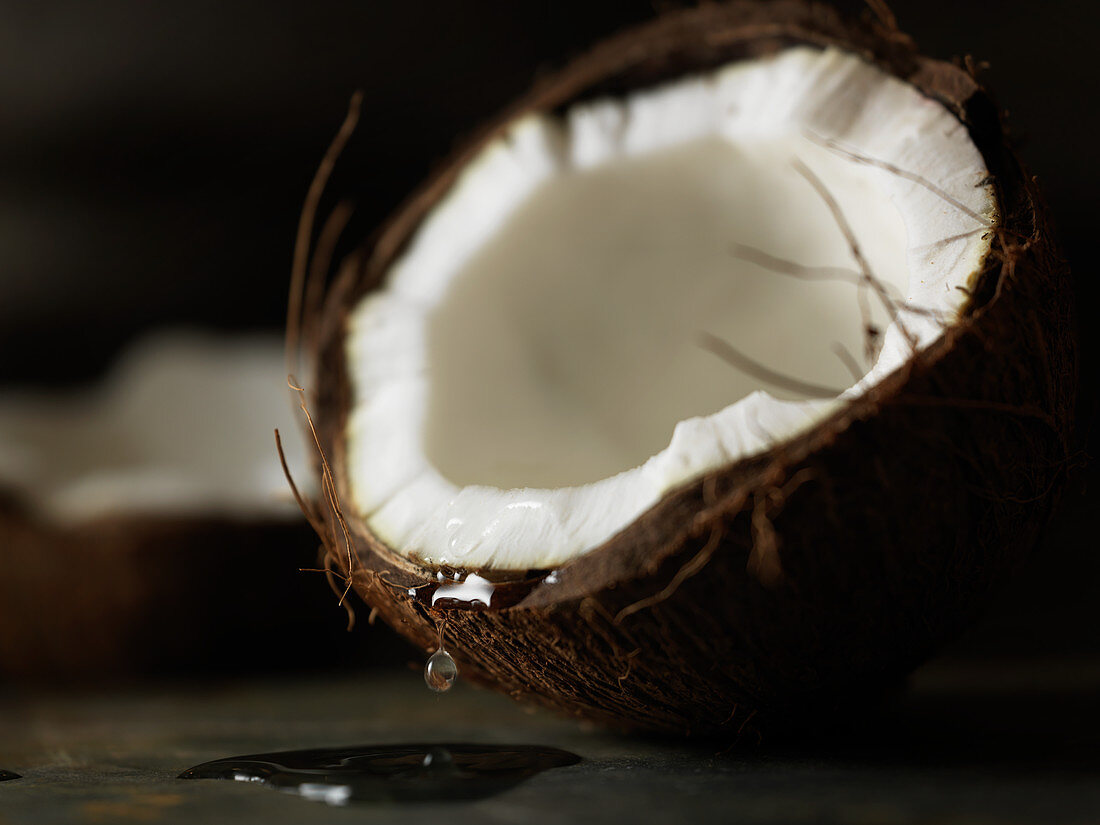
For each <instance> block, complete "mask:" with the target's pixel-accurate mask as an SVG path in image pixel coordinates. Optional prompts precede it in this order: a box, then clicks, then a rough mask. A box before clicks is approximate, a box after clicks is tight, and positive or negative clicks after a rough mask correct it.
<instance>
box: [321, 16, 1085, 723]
mask: <svg viewBox="0 0 1100 825" xmlns="http://www.w3.org/2000/svg"><path fill="white" fill-rule="evenodd" d="M884 17H885V18H886V19H884ZM793 44H810V45H817V46H822V47H824V46H828V45H835V46H838V47H841V48H844V49H847V50H849V51H853V52H855V53H858V54H860V55H862V56H863V57H864V58H865V59H867V60H870V61H872V62H875V63H876V64H878V65H879V66H880V67H881V68H883V69H884V70H886V71H889V72H892V73H893V74H895V75H897V76H898V77H901V78H902V79H905V80H907V81H908V82H910V83H912V84H913V85H914V86H916V87H917V88H918V89H920V90H921V91H922V92H923V93H924V94H926V95H928V96H930V97H933V98H935V99H937V100H940V101H941V102H942V103H943V104H944V105H945V106H947V107H948V108H949V110H950V111H952V112H953V113H954V114H955V116H956V117H958V118H959V120H960V121H961V122H962V123H963V124H964V125H965V126H966V127H967V128H968V129H969V131H970V134H971V135H972V137H973V139H974V142H975V144H976V145H977V146H978V148H979V149H980V150H981V152H982V154H983V156H984V158H985V161H986V164H987V166H988V168H989V169H990V171H991V173H992V175H993V177H994V180H995V184H996V188H997V192H998V195H999V199H1000V204H999V205H1000V210H1001V214H1002V216H1003V222H1002V226H1001V227H1000V228H999V229H998V230H996V232H995V237H994V239H993V254H992V255H991V257H990V259H989V262H988V267H987V271H986V272H985V273H984V275H983V277H982V278H981V281H980V283H979V285H978V288H977V289H976V290H975V293H974V294H973V296H972V300H971V305H970V308H969V310H968V312H967V314H966V317H965V318H964V319H963V320H962V321H961V322H960V323H959V324H957V325H956V326H955V327H953V328H952V329H951V330H949V331H948V333H947V334H946V335H945V336H944V337H943V338H942V339H941V340H939V341H938V342H937V343H935V344H934V345H933V346H932V347H930V348H929V349H928V350H926V351H925V352H923V353H921V354H920V356H918V357H917V358H916V359H914V360H913V361H912V362H911V363H910V364H908V365H907V366H906V367H904V368H902V369H901V370H899V371H898V372H896V373H895V374H893V375H892V376H891V377H889V378H888V379H887V380H885V381H884V382H883V383H882V384H881V385H879V386H878V387H876V388H875V389H874V390H872V391H871V392H870V393H868V394H867V395H866V396H865V397H863V398H861V399H859V400H857V401H856V402H854V403H853V404H852V405H851V406H850V407H848V408H847V409H845V410H843V411H842V412H840V413H838V414H837V415H835V416H833V417H832V418H831V419H829V420H827V421H826V422H824V423H823V424H822V425H821V426H819V427H817V428H816V429H815V430H813V431H812V432H811V433H809V434H807V435H805V436H804V437H801V438H799V439H797V440H795V441H793V442H791V443H788V444H786V445H784V446H783V447H781V448H779V449H776V450H774V451H773V452H771V453H769V454H767V455H763V456H760V457H757V458H753V459H749V460H745V461H741V462H738V463H736V464H733V465H731V466H728V467H725V468H723V469H721V470H719V471H717V472H714V473H710V474H708V475H707V476H705V477H703V478H701V479H699V480H697V481H695V482H693V483H690V484H688V485H686V486H685V487H683V488H681V489H679V490H677V491H675V492H674V493H671V494H670V495H668V496H667V497H666V498H665V499H663V500H662V501H661V502H660V503H658V504H657V505H656V506H654V507H653V508H652V509H651V510H650V511H649V512H647V513H646V514H644V515H643V516H642V517H641V518H639V519H638V520H637V521H636V522H635V523H634V524H632V525H631V526H630V527H628V528H627V529H625V530H624V531H623V532H622V533H620V534H619V535H617V536H615V537H614V538H612V539H611V540H609V541H608V542H607V543H606V544H605V545H604V546H602V547H600V548H597V549H596V550H594V551H592V552H590V553H589V554H587V555H585V556H583V557H582V558H580V559H577V560H576V561H574V562H572V563H570V564H568V565H566V566H565V567H563V568H562V569H561V570H560V571H558V575H557V578H558V580H559V581H558V583H557V584H542V585H539V586H538V587H536V588H535V589H534V590H533V591H532V592H531V593H530V594H529V595H528V596H527V597H526V598H525V599H523V600H522V601H521V602H520V603H519V604H517V605H516V606H514V607H511V608H507V609H500V610H490V611H481V612H472V611H462V610H449V611H439V610H431V609H429V608H428V607H426V606H425V605H424V604H422V603H421V602H420V601H418V600H416V599H415V598H412V597H410V596H409V595H408V593H407V592H406V588H408V587H411V586H415V585H417V584H420V583H422V582H423V581H426V580H427V579H428V577H429V574H430V571H426V570H423V569H421V568H418V567H417V566H416V565H415V564H413V563H411V562H409V561H407V560H405V559H403V558H401V557H400V556H398V555H397V554H396V553H394V552H393V551H392V550H391V549H390V548H387V547H385V546H384V545H383V544H382V543H381V542H379V541H378V539H377V538H375V537H374V536H372V535H371V533H370V531H369V529H368V528H367V527H366V526H365V524H364V523H363V522H362V520H361V519H359V518H357V517H356V514H355V513H354V512H348V510H350V508H349V507H348V502H349V501H350V498H349V496H347V495H346V494H343V493H345V491H346V489H347V487H346V483H345V480H346V472H345V467H344V461H345V456H344V451H343V435H342V433H343V430H344V424H345V420H346V416H347V412H348V403H349V398H350V386H349V378H348V375H347V372H346V363H345V356H344V350H343V347H344V323H345V319H346V317H347V313H348V312H349V311H350V309H351V308H352V307H354V305H355V304H356V302H357V301H358V300H359V298H361V297H362V296H363V295H364V294H365V293H366V292H368V291H370V290H371V289H373V288H375V287H377V285H378V284H379V282H380V280H381V278H382V277H383V275H384V273H385V272H386V270H387V268H388V266H389V265H390V263H391V262H392V261H393V260H394V258H395V256H396V255H397V254H399V252H400V251H401V249H402V247H403V245H404V244H405V243H406V242H407V240H408V239H409V237H410V235H411V233H412V232H413V231H414V230H415V228H416V226H417V225H418V224H419V222H420V220H421V219H422V218H423V216H424V215H425V214H426V212H427V211H428V210H429V209H430V208H431V206H432V205H433V204H434V203H435V202H436V201H437V200H438V198H439V197H440V196H441V194H442V193H444V192H445V191H446V190H447V188H448V187H449V186H450V185H451V183H452V182H453V180H454V179H455V176H456V174H457V171H458V170H459V169H460V168H461V166H462V165H463V163H465V162H466V161H467V160H468V159H469V158H470V157H472V156H473V155H474V154H475V153H476V152H477V150H478V148H479V147H480V146H481V145H483V144H484V142H485V140H487V139H489V138H490V137H491V136H492V135H493V134H494V133H495V132H496V130H497V129H499V128H500V127H501V125H502V124H504V123H507V122H508V121H510V120H511V119H512V118H514V117H515V116H517V115H519V114H522V113H524V112H526V111H529V110H532V109H536V110H543V111H547V110H554V109H557V108H561V107H563V106H565V105H567V104H568V103H571V102H573V101H576V100H579V99H583V98H586V97H591V96H595V95H602V94H610V93H616V92H622V91H624V90H628V89H631V88H636V87H640V86H645V85H649V84H652V83H655V82H659V81H661V80H665V79H668V78H671V77H676V76H679V75H681V74H685V73H689V72H692V71H697V70H702V69H706V68H709V67H713V66H716V65H720V64H722V63H725V62H728V61H730V60H734V59H742V58H751V57H752V56H755V55H761V54H766V53H770V52H773V51H775V50H776V49H779V48H783V47H785V46H789V45H793ZM1071 313H1072V307H1071V304H1070V284H1069V279H1068V274H1067V271H1066V267H1065V264H1064V262H1063V261H1062V259H1061V258H1060V256H1059V254H1058V252H1057V249H1056V248H1055V246H1054V244H1053V241H1052V239H1051V236H1050V232H1049V228H1048V226H1047V224H1046V219H1045V217H1044V207H1043V206H1042V204H1041V203H1040V202H1039V198H1038V196H1037V193H1036V190H1035V187H1034V184H1033V181H1032V180H1031V178H1030V177H1029V176H1028V175H1027V174H1026V173H1025V172H1024V170H1023V169H1022V168H1021V167H1020V165H1019V163H1018V161H1017V159H1016V157H1015V155H1014V154H1013V152H1012V150H1011V148H1010V147H1009V145H1008V143H1007V141H1006V139H1005V137H1004V133H1003V129H1002V125H1001V122H1000V118H999V112H998V110H997V109H996V107H995V106H994V105H993V104H992V103H991V102H990V99H989V98H988V96H987V95H986V94H985V92H984V91H983V90H982V89H981V88H980V86H979V85H978V83H977V82H976V80H975V79H974V78H973V77H972V75H971V73H970V72H969V71H967V70H966V69H964V68H962V67H959V66H955V65H950V64H946V63H941V62H936V61H932V60H928V59H925V58H923V57H920V56H919V54H918V53H917V52H916V50H915V48H914V47H913V45H912V43H911V42H910V41H909V40H908V39H907V38H906V37H905V36H904V35H902V34H900V33H899V32H898V31H897V30H896V29H894V28H893V27H892V26H891V25H890V21H889V19H888V17H887V16H880V17H877V18H876V17H874V16H873V15H870V14H867V15H864V16H863V18H862V19H854V18H846V17H842V16H841V15H840V14H839V13H838V12H837V11H835V10H834V9H832V8H830V7H827V6H823V5H818V4H810V3H804V2H776V3H748V2H735V3H730V4H724V5H706V6H703V7H700V8H697V9H692V10H687V11H679V12H675V13H671V14H668V15H666V16H664V17H662V18H661V19H659V20H657V21H655V22H654V23H652V24H649V25H647V26H645V27H642V28H640V29H636V30H633V31H629V32H626V33H625V34H623V35H620V36H619V37H616V38H614V39H612V40H610V41H608V42H606V43H604V44H603V45H601V46H599V47H597V48H596V49H594V50H593V51H592V52H590V53H589V54H587V55H585V56H583V57H581V58H580V59H579V60H577V61H575V62H574V63H573V64H572V65H571V66H569V67H567V68H566V69H565V70H564V71H562V72H561V73H559V74H558V75H556V76H554V77H550V78H548V79H546V80H544V81H543V82H542V83H540V84H539V86H538V87H537V88H536V89H535V90H534V91H532V92H531V94H530V95H529V96H528V97H527V98H525V99H524V100H521V101H520V102H519V103H518V104H517V105H516V106H515V107H513V108H512V109H510V110H509V111H508V112H506V113H505V114H504V116H503V117H502V118H501V120H500V121H499V122H498V123H497V124H495V125H494V126H492V127H490V128H489V129H487V130H486V132H485V133H484V134H483V135H482V136H481V138H480V139H479V140H477V141H474V143H473V144H471V146H470V147H468V148H467V149H466V150H465V151H463V152H460V153H459V155H458V156H457V157H456V158H455V159H454V160H453V162H452V163H450V164H449V165H447V166H446V167H445V168H444V169H443V170H442V171H441V172H440V173H439V175H437V177H436V178H435V179H433V180H432V181H430V182H429V183H428V184H427V185H426V186H425V187H424V188H423V189H422V190H421V191H420V192H419V193H418V194H417V195H415V196H414V197H413V198H412V199H411V200H410V201H409V202H408V203H407V204H406V206H405V207H404V208H403V209H402V210H400V211H399V212H398V213H397V215H396V216H395V217H394V218H393V219H392V221H391V222H390V223H389V224H388V225H387V226H386V227H385V228H384V230H383V231H382V232H381V233H380V235H379V236H378V237H377V239H376V240H375V241H374V242H373V243H372V244H371V245H370V246H369V247H368V249H367V250H366V251H365V252H363V253H362V254H361V255H360V256H359V257H358V258H357V259H356V260H355V261H353V262H351V263H350V264H349V265H347V266H346V267H345V268H344V270H343V272H342V274H341V276H340V277H339V278H338V280H337V281H336V283H335V284H334V286H333V288H332V290H331V291H330V294H329V297H328V301H327V303H326V309H325V317H324V318H323V323H322V330H323V332H322V338H321V342H320V346H319V351H318V353H317V355H318V376H319V380H318V385H317V388H316V389H317V393H316V397H315V399H314V409H315V413H316V415H315V417H316V420H317V422H318V424H319V427H320V430H321V437H322V443H323V446H324V449H325V450H326V452H327V454H328V455H329V457H330V459H331V461H332V464H333V468H334V471H335V475H336V479H337V488H338V491H339V492H340V493H341V494H342V501H343V502H344V504H345V513H346V515H348V516H349V522H350V524H351V527H352V530H353V534H354V538H355V542H356V545H357V546H356V551H357V559H356V563H355V570H354V571H353V578H354V583H355V587H356V590H357V591H358V592H359V594H360V595H361V596H362V597H363V599H364V600H365V601H367V603H368V604H370V605H371V606H372V607H373V608H374V609H376V610H377V611H378V613H379V614H381V616H382V617H383V618H384V619H385V620H386V621H387V622H389V623H390V624H391V625H393V626H394V627H395V628H397V629H398V630H399V631H400V632H401V633H403V634H404V635H405V636H407V637H408V638H410V639H412V640H413V641H415V642H416V643H418V644H419V645H421V646H422V647H424V648H425V649H432V648H433V647H434V646H435V644H436V639H437V630H438V626H439V624H440V623H441V622H443V621H445V622H446V638H447V644H448V649H449V650H450V651H451V652H452V654H453V655H454V656H455V658H456V659H457V661H458V662H459V665H460V667H461V669H462V675H463V677H468V678H473V679H475V680H476V681H479V682H482V683H484V684H487V685H491V686H493V687H494V688H496V689H498V690H501V691H504V692H507V693H509V694H510V695H512V696H514V697H516V698H517V699H524V700H530V701H533V702H537V703H540V704H543V705H546V706H549V707H552V708H555V709H557V710H560V711H564V712H567V713H571V714H575V715H577V716H581V717H587V718H592V719H598V720H602V721H605V722H610V723H612V724H617V725H621V726H626V727H634V728H645V729H655V730H665V731H672V732H677V733H685V734H699V735H718V736H722V737H725V738H737V739H739V740H741V741H747V742H753V741H757V740H759V739H761V738H762V737H764V736H765V735H777V734H781V733H784V732H789V731H792V730H795V729H801V728H802V727H804V726H806V725H812V724H815V723H818V722H827V721H831V720H835V719H837V718H843V717H839V716H838V714H841V713H847V712H849V711H850V709H851V708H852V707H853V706H857V705H859V704H860V703H863V702H865V701H867V700H868V699H869V698H871V697H874V696H876V695H879V694H880V693H881V692H882V691H883V690H884V688H887V687H889V686H891V685H892V684H894V683H895V682H896V681H897V680H898V679H899V678H900V677H901V676H903V675H904V674H905V673H907V672H908V671H909V670H910V669H911V668H913V667H914V666H915V665H916V664H917V663H919V662H920V661H921V660H922V659H923V658H925V657H926V656H927V655H928V654H929V653H930V652H931V651H932V650H934V649H935V648H936V647H937V646H938V645H940V644H941V643H942V642H944V641H945V640H947V639H949V638H950V637H952V636H953V635H954V634H956V633H957V632H958V631H959V629H960V628H962V627H963V626H964V625H965V624H966V623H967V622H969V621H971V620H972V619H973V618H974V617H975V615H976V614H977V613H978V612H979V610H980V609H981V606H982V605H983V604H984V602H985V601H986V597H987V595H988V594H989V592H990V591H991V589H992V588H994V587H995V586H996V585H997V584H998V582H999V581H1000V580H1001V579H1002V578H1003V577H1004V576H1005V575H1006V574H1007V573H1008V572H1009V571H1010V570H1011V569H1012V568H1013V566H1014V565H1015V564H1016V563H1017V562H1018V561H1020V560H1021V559H1022V558H1023V557H1024V556H1025V555H1026V554H1027V553H1028V552H1029V551H1030V550H1031V549H1032V548H1033V547H1034V545H1035V544H1036V541H1037V538H1038V535H1039V533H1040V530H1041V529H1042V526H1043V525H1044V523H1045V522H1046V520H1047V518H1048V516H1049V514H1050V512H1051V508H1052V507H1053V504H1054V501H1055V499H1056V497H1057V491H1058V490H1059V488H1060V486H1061V482H1062V481H1063V480H1064V477H1065V472H1066V469H1067V464H1068V462H1069V461H1070V457H1071V452H1072V448H1071V443H1072V442H1071V439H1072V410H1073V403H1074V397H1075V392H1076V369H1077V367H1076V350H1075V346H1074V339H1073V335H1072V333H1071V330H1072V317H1071Z"/></svg>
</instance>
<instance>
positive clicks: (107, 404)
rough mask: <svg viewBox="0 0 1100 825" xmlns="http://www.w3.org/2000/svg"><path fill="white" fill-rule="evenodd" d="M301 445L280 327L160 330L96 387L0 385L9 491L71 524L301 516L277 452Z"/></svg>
mask: <svg viewBox="0 0 1100 825" xmlns="http://www.w3.org/2000/svg"><path fill="white" fill-rule="evenodd" d="M276 426H278V427H279V428H280V431H281V433H282V434H283V438H284V444H285V447H286V450H287V453H288V460H289V461H291V462H292V466H301V462H302V461H303V460H304V459H305V453H304V445H303V442H302V438H301V434H300V431H299V429H298V427H297V424H296V422H295V416H294V407H293V405H292V404H290V403H288V390H287V385H286V367H285V364H284V359H283V345H282V342H281V341H280V340H279V339H278V337H276V336H233V337H224V336H221V337H219V336H211V335H204V334H200V333H194V332H182V331H180V332H171V333H160V334H158V335H155V336H151V337H148V338H146V339H144V340H140V341H138V342H136V343H135V344H134V345H132V346H131V348H130V349H129V350H128V351H127V352H126V353H124V355H123V356H122V358H121V359H120V360H119V362H118V363H117V364H116V365H115V366H114V368H113V369H112V370H111V372H110V374H109V375H108V376H107V377H106V378H105V379H104V380H103V381H102V382H101V383H100V384H98V385H96V386H93V387H91V388H88V389H81V390H75V391H63V392H55V393H44V392H27V391H15V390H8V391H5V392H3V393H0V488H6V489H8V490H11V491H14V492H16V493H17V494H18V495H19V496H20V498H21V499H22V500H23V501H24V502H25V503H26V504H27V505H28V506H29V507H30V508H31V509H32V510H33V511H34V512H35V513H36V515H38V516H39V517H40V518H43V519H45V520H48V521H50V522H52V523H55V524H59V525H73V524H79V523H82V522H87V521H90V520H93V519H97V518H108V517H117V516H134V515H151V516H184V517H208V516H209V517H213V516H223V517H232V518H241V519H253V518H255V519H280V520H281V519H292V518H295V517H297V514H298V509H297V506H296V505H295V504H294V502H293V500H292V499H291V496H290V495H289V491H288V490H287V485H286V480H285V479H284V478H283V474H282V469H281V467H280V466H279V460H278V457H277V455H276V452H275V446H274V441H273V435H272V429H273V428H274V427H276Z"/></svg>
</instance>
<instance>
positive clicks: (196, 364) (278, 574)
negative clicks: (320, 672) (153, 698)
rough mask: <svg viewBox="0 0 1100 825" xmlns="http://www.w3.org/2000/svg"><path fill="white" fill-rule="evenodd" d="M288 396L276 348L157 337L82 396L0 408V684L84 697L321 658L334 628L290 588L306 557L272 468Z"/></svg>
mask: <svg viewBox="0 0 1100 825" xmlns="http://www.w3.org/2000/svg"><path fill="white" fill-rule="evenodd" d="M285 381H286V376H285V366H284V358H283V346H282V343H281V342H280V341H279V340H278V339H277V337H275V336H262V337H261V336H251V337H250V336H244V335H242V336H229V337H227V336H214V335H209V334H205V335H204V334H199V333H195V332H171V333H169V332H162V333H159V334H156V335H151V336H148V337H146V338H144V339H142V340H139V341H137V342H135V343H134V344H133V345H131V347H130V348H129V349H128V350H127V351H126V352H125V353H124V354H123V355H122V357H121V358H120V359H119V361H118V363H117V364H115V366H114V367H113V369H112V370H111V372H110V373H109V374H108V375H107V376H106V377H105V378H104V379H103V380H102V381H101V382H99V383H97V384H95V385H93V386H90V387H86V388H80V389H75V390H65V391H53V392H48V393H47V392H44V391H36V392H30V391H26V390H23V391H18V390H15V389H8V390H5V391H3V392H2V393H0V564H2V566H3V569H4V571H5V573H4V575H3V576H0V625H2V626H3V627H4V633H3V634H0V674H3V676H4V677H5V678H6V679H8V680H51V679H52V680H70V679H73V678H79V679H81V680H83V681H87V680H97V679H114V678H118V677H120V676H123V675H132V674H134V673H138V672H144V673H148V672H150V671H152V672H175V673H178V672H188V673H193V672H195V671H199V670H210V669H237V668H240V667H244V666H248V665H253V666H257V665H259V666H264V665H266V666H268V667H270V666H271V665H272V664H273V663H278V664H280V665H282V664H284V663H286V662H287V661H298V662H301V661H303V660H308V661H319V660H322V659H323V658H324V656H325V655H326V653H325V652H326V651H327V652H328V653H331V652H332V650H333V647H332V646H331V643H330V640H331V639H332V638H334V637H335V636H336V635H338V634H339V631H340V622H339V621H338V620H337V621H327V622H326V619H330V618H335V617H332V616H331V614H330V613H328V612H320V611H319V610H318V608H320V607H321V606H322V605H326V604H327V598H326V597H327V594H328V589H327V588H326V587H325V586H324V585H323V584H322V583H321V581H320V580H319V581H317V582H314V583H311V582H308V581H305V576H303V575H302V574H300V573H299V572H298V568H300V567H314V566H315V561H314V560H315V554H314V552H313V550H312V548H311V547H310V545H309V543H307V535H308V534H307V532H306V531H304V530H303V528H302V527H301V525H300V524H299V520H298V514H297V510H296V508H295V506H294V502H293V499H292V498H291V496H290V495H289V493H288V491H287V490H286V489H285V482H284V481H283V478H282V472H281V469H280V467H279V462H278V459H277V457H276V456H275V455H273V454H272V450H271V429H272V427H274V426H275V425H276V424H279V423H283V422H287V421H290V420H292V411H293V407H292V406H291V405H290V404H288V403H287V392H286V383H285ZM264 422H266V423H267V426H262V425H263V424H264ZM283 429H284V431H286V434H287V439H286V447H287V450H288V451H289V453H290V455H291V458H292V460H294V459H297V460H301V458H302V456H303V452H302V442H301V440H300V439H299V438H296V437H295V432H294V428H289V429H288V428H286V427H284V428H283ZM318 578H319V577H318ZM326 624H327V625H328V626H329V627H328V628H327V629H326ZM299 638H301V639H302V640H305V639H309V640H310V643H309V644H306V643H303V644H300V645H299V644H296V642H295V640H296V639H299ZM315 651H316V652H315Z"/></svg>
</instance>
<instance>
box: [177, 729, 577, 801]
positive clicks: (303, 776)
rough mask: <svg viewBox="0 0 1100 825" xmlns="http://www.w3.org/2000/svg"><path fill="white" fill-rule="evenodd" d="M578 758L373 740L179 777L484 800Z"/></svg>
mask: <svg viewBox="0 0 1100 825" xmlns="http://www.w3.org/2000/svg"><path fill="white" fill-rule="evenodd" d="M580 761H581V758H580V757H579V756H577V755H576V754H574V753H570V752H569V751H564V750H559V749H558V748H548V747H541V746H538V745H474V744H438V745H432V744H411V745H372V746H364V747H350V748H318V749H315V750H298V751H282V752H279V753H262V754H256V755H252V756H236V757H232V758H230V759H216V760H214V761H213V762H204V763H203V764H201V765H196V766H195V767H193V768H189V769H188V770H186V771H184V772H183V773H181V774H180V775H179V778H180V779H228V780H231V781H234V782H252V783H255V784H258V785H263V786H265V787H268V788H273V789H275V790H278V791H282V792H283V793H290V794H296V795H298V796H302V797H305V798H306V799H311V800H314V801H318V802H325V803H327V804H329V805H347V804H349V803H353V802H449V801H454V800H473V799H484V798H486V797H489V796H493V795H495V794H498V793H502V792H504V791H507V790H509V789H510V788H513V787H515V786H516V785H518V784H520V783H521V782H523V781H524V780H526V779H529V778H531V777H532V776H535V775H536V774H539V773H542V772H543V771H546V770H550V769H552V768H564V767H567V766H569V765H576V764H577V763H578V762H580Z"/></svg>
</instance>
